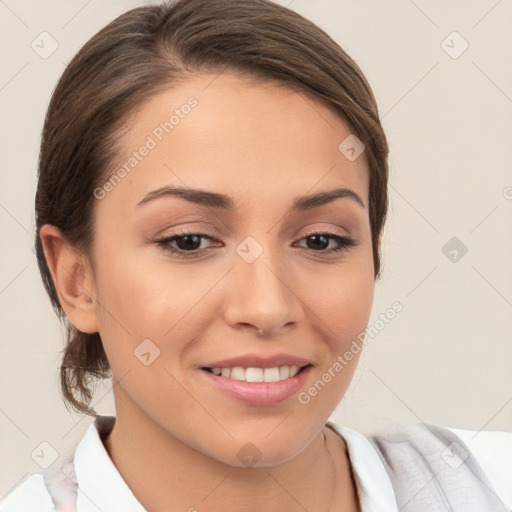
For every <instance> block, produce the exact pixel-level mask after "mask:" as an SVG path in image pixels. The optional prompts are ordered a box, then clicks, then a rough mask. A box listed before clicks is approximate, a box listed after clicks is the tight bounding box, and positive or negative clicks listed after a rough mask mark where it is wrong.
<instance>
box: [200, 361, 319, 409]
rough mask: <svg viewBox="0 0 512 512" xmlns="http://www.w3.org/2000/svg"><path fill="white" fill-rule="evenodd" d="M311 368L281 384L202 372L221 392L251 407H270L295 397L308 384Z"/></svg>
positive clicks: (307, 367)
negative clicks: (248, 380)
mask: <svg viewBox="0 0 512 512" xmlns="http://www.w3.org/2000/svg"><path fill="white" fill-rule="evenodd" d="M311 368H312V366H306V367H305V368H304V369H303V370H301V371H300V372H299V373H297V374H296V375H294V376H293V377H290V378H289V379H285V380H280V381H279V382H246V381H245V380H236V379H231V378H230V377H220V376H218V375H215V374H214V373H211V372H209V371H207V370H203V369H200V371H201V373H202V374H204V375H205V376H206V378H207V379H208V380H209V381H210V382H211V383H212V384H213V385H214V386H215V387H216V388H217V389H219V390H220V391H223V392H224V393H226V394H228V395H230V396H233V397H234V398H237V399H238V400H240V401H242V402H245V403H247V404H249V405H253V406H259V407H269V406H272V405H277V404H279V403H280V402H283V401H284V400H286V399H288V398H290V397H291V396H293V395H295V394H296V393H297V392H298V391H299V390H300V388H301V387H302V386H303V385H304V383H305V382H306V379H307V378H308V375H309V372H310V371H311Z"/></svg>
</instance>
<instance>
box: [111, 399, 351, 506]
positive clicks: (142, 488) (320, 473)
mask: <svg viewBox="0 0 512 512" xmlns="http://www.w3.org/2000/svg"><path fill="white" fill-rule="evenodd" d="M116 409H117V403H116ZM104 444H105V448H106V449H107V452H108V453H109V455H110V457H111V459H112V461H113V462H114V464H115V466H116V467H117V469H118V471H119V473H120V474H121V476H122V477H123V479H124V480H125V481H126V483H127V484H128V487H129V488H130V489H131V491H132V493H133V494H134V496H135V497H136V498H137V500H138V501H139V502H140V503H141V505H142V506H143V507H144V508H145V509H147V510H151V511H152V512H159V511H164V510H165V511H167V512H168V511H169V503H172V504H173V509H172V510H187V511H188V510H191V511H194V510H197V511H200V512H208V511H214V510H223V509H227V510H244V511H247V512H259V511H262V510H265V512H278V511H282V510H289V511H295V510H297V511H301V512H303V511H304V510H318V511H322V512H324V511H325V512H331V511H334V510H336V511H343V512H349V511H350V512H354V511H358V510H359V508H358V505H357V494H356V491H355V489H354V484H353V481H352V479H351V471H350V463H349V460H348V456H347V451H346V446H345V443H344V441H343V439H342V438H341V437H340V436H339V435H337V434H335V433H334V432H333V431H332V430H331V429H329V428H327V427H324V429H323V430H322V431H321V432H319V433H318V435H317V436H316V437H315V438H314V439H313V441H312V442H311V443H310V444H309V445H308V446H307V447H306V448H305V449H304V450H303V451H302V452H301V453H299V454H298V455H297V456H296V457H294V458H293V459H290V460H288V461H286V462H284V463H282V464H278V465H274V466H270V467H234V466H230V465H227V464H225V463H223V462H221V461H218V460H216V459H214V458H212V457H209V456H208V455H205V454H204V453H202V452H200V451H198V450H195V449H194V448H193V447H191V446H189V445H187V444H185V443H182V442H181V441H180V440H179V439H177V438H176V437H174V436H172V435H171V434H170V433H169V432H167V431H166V430H164V429H162V428H161V427H160V426H159V425H158V424H156V423H155V422H154V421H152V420H151V419H150V418H149V417H148V416H147V415H145V414H144V413H143V412H142V411H141V410H140V409H138V408H136V407H132V408H128V409H127V408H125V407H120V408H118V409H117V411H116V423H115V426H114V428H113V430H112V432H111V434H110V435H109V436H108V437H107V438H106V440H105V441H104ZM333 465H334V466H333Z"/></svg>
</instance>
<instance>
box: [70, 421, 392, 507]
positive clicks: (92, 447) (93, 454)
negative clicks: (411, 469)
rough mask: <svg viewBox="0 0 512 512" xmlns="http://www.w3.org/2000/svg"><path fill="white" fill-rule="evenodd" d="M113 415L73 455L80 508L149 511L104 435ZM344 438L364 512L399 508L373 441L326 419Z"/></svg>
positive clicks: (95, 425)
mask: <svg viewBox="0 0 512 512" xmlns="http://www.w3.org/2000/svg"><path fill="white" fill-rule="evenodd" d="M114 421H115V417H114V416H97V417H96V419H95V421H94V422H93V423H92V424H91V425H89V428H88V429H87V432H86V433H85V435H84V437H83V438H82V440H81V441H80V443H79V444H78V446H77V448H76V451H75V455H74V466H75V472H76V476H77V479H78V484H79V489H80V490H79V491H78V499H77V507H76V510H77V512H99V511H103V510H108V511H109V512H146V511H145V509H144V507H143V506H142V505H141V504H140V503H139V502H138V501H137V499H136V498H135V496H134V495H133V493H132V491H131V490H130V488H129V487H128V485H127V483H126V482H125V481H124V479H123V477H122V476H121V474H120V473H119V471H118V470H117V468H116V466H115V465H114V463H113V461H112V459H111V458H110V456H109V454H108V452H107V450H106V449H105V446H104V444H103V441H102V438H104V436H105V435H106V434H108V433H109V432H110V430H111V429H112V426H113V424H114ZM327 425H328V426H331V427H332V428H333V429H334V430H335V431H337V432H338V433H339V434H340V435H341V436H342V437H343V439H344V440H345V442H346V444H347V449H348V453H349V458H350V462H351V464H352V468H353V472H354V477H355V480H356V485H357V488H358V492H359V496H360V500H361V510H362V512H398V508H397V504H396V499H395V494H394V492H393V487H392V485H391V481H390V479H389V477H388V474H387V473H386V470H385V468H384V465H383V464H382V461H381V459H380V457H379V455H378V454H377V452H376V451H375V449H374V448H373V446H372V445H371V443H370V442H369V441H368V439H366V437H364V436H363V435H362V434H360V433H359V432H357V431H355V430H352V429H350V428H347V427H342V426H340V425H337V424H336V423H333V422H332V421H328V422H327Z"/></svg>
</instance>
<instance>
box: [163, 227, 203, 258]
mask: <svg viewBox="0 0 512 512" xmlns="http://www.w3.org/2000/svg"><path fill="white" fill-rule="evenodd" d="M204 239H208V240H213V238H212V237H210V236H208V235H204V234H202V233H185V234H175V235H172V236H170V237H165V238H161V239H159V240H156V241H155V243H156V244H157V245H158V246H159V247H160V248H162V249H163V250H164V251H168V252H170V253H172V254H175V255H176V256H178V257H183V258H189V257H193V256H197V255H202V254H203V253H205V252H206V251H207V250H208V249H209V248H208V247H206V248H204V247H203V248H201V249H200V248H199V247H198V245H199V246H200V245H201V240H204ZM172 243H176V245H177V246H178V248H175V247H173V246H172V245H171V244H172ZM180 246H181V247H180ZM187 253H188V254H187Z"/></svg>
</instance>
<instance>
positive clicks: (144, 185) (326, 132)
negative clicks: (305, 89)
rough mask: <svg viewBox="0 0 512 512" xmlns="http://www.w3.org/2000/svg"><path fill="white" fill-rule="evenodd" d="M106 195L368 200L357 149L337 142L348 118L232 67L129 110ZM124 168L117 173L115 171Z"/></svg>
mask: <svg viewBox="0 0 512 512" xmlns="http://www.w3.org/2000/svg"><path fill="white" fill-rule="evenodd" d="M126 126H127V127H128V131H127V132H126V133H125V134H124V135H123V136H122V139H121V140H120V142H121V146H122V151H121V153H120V155H119V157H118V158H117V160H116V162H115V163H114V166H113V167H112V169H111V170H110V173H114V174H116V173H117V174H122V179H121V180H116V181H118V183H116V185H115V186H113V187H111V192H109V194H108V199H109V201H111V200H115V201H122V202H124V203H125V204H131V205H134V206H135V205H136V204H137V203H138V202H139V201H140V200H141V199H142V198H143V197H144V196H145V195H146V194H147V193H148V192H150V191H151V190H154V189H156V188H159V187H163V186H166V185H174V186H176V187H184V188H186V187H190V188H201V189H205V190H212V191H221V192H223V193H226V194H228V195H230V196H233V197H235V198H236V197H239V198H240V199H241V200H244V201H245V200H249V199H250V198H251V197H253V198H257V197H261V198H266V199H267V200H271V201H280V198H282V197H286V198H287V197H288V196H298V195H303V194H305V193H306V192H308V191H309V192H315V191H320V190H326V189H329V188H334V187H339V186H346V187H350V188H351V189H353V190H354V191H356V192H357V193H358V194H359V195H360V196H361V198H362V199H363V201H364V202H365V206H367V191H368V170H367V165H366V160H365V158H364V153H363V154H362V155H361V156H360V157H359V158H357V159H355V160H350V159H348V158H347V157H346V156H345V154H344V153H343V152H342V151H341V150H340V148H339V146H340V143H342V142H343V141H344V140H345V139H346V138H347V137H349V136H350V135H351V130H350V127H349V125H348V124H347V123H346V122H345V121H344V120H343V119H342V118H341V117H340V116H339V115H337V114H336V113H335V112H334V111H333V110H332V109H330V108H328V107H327V106H326V105H325V104H323V103H322V102H320V101H318V100H316V99H315V97H314V96H312V95H310V94H305V93H298V92H296V91H293V90H292V89H290V88H288V87H286V86H283V85H278V84H276V83H272V82H270V83H258V84H255V83H254V82H253V81H250V80H249V79H247V78H243V77H240V76H237V75H234V74H230V73H221V74H203V75H195V76H194V77H192V78H190V79H187V80H186V81H184V82H182V83H180V84H179V85H178V86H175V87H173V88H171V89H168V90H164V91H161V92H159V93H157V94H154V95H153V96H151V97H149V98H148V99H147V100H146V101H145V102H143V103H142V104H141V105H140V106H139V108H138V109H137V110H136V111H134V112H133V114H132V115H131V116H130V118H129V119H128V122H127V124H126ZM122 168H124V172H121V173H119V172H118V171H119V170H120V169H122Z"/></svg>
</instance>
